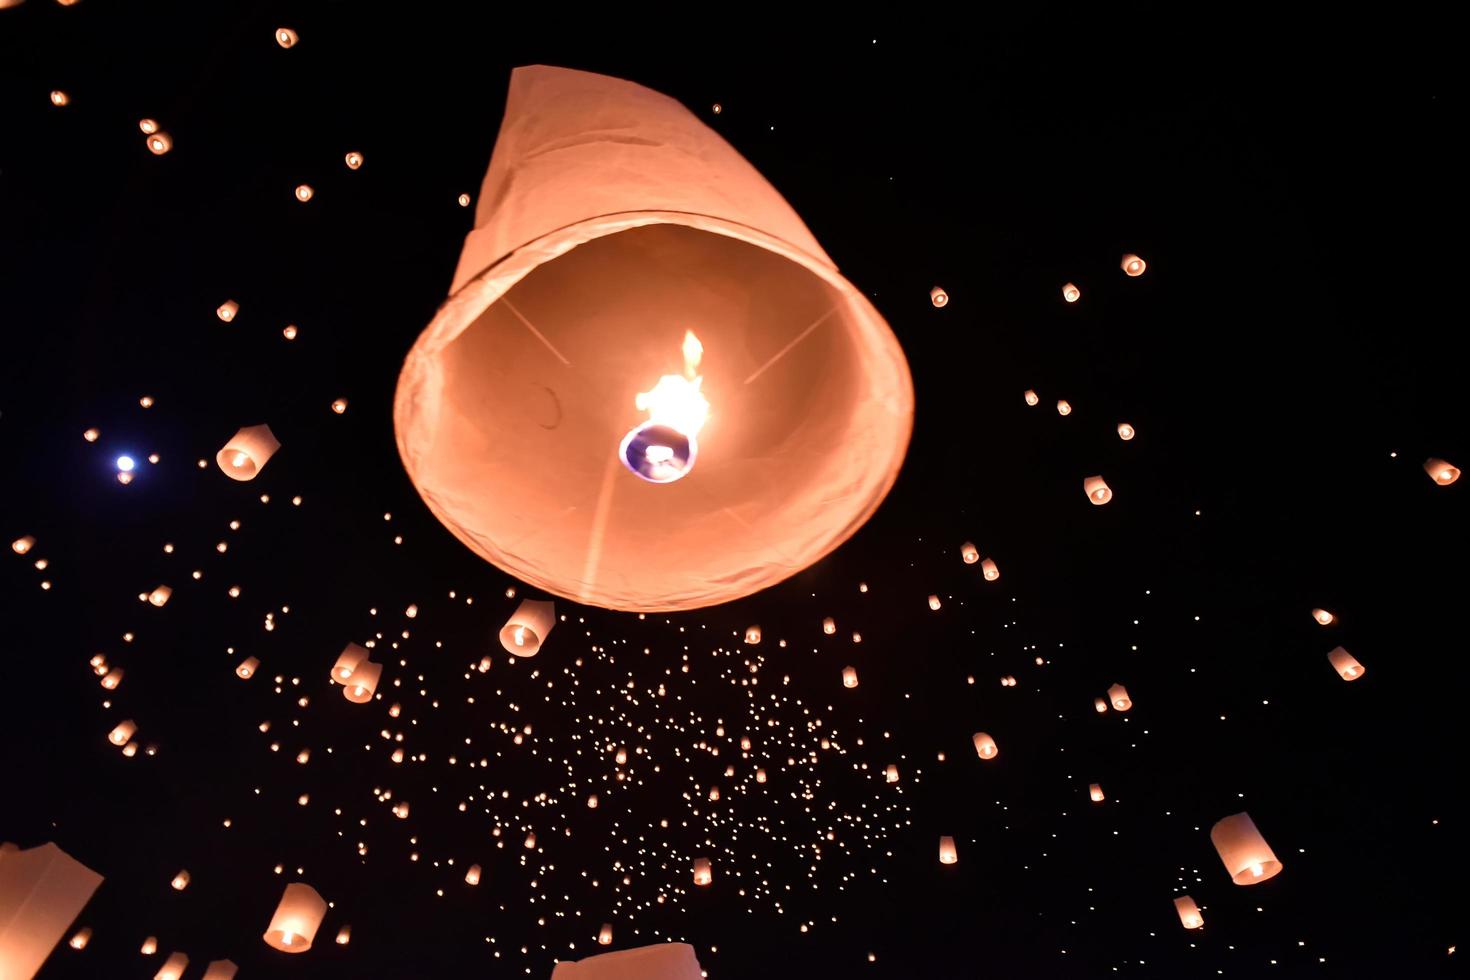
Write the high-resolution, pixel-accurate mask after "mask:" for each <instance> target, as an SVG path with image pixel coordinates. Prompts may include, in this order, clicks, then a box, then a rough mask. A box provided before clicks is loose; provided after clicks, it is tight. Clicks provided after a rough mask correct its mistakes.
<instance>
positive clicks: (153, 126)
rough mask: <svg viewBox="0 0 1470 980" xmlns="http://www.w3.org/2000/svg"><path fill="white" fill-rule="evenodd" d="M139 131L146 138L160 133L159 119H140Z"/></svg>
mask: <svg viewBox="0 0 1470 980" xmlns="http://www.w3.org/2000/svg"><path fill="white" fill-rule="evenodd" d="M138 130H139V132H141V133H142V134H143V135H144V136H152V135H153V134H154V133H156V132H158V120H157V119H139V120H138Z"/></svg>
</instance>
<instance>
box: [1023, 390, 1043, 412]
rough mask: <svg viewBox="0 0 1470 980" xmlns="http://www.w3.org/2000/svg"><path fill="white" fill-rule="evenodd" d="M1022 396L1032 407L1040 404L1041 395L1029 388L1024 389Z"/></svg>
mask: <svg viewBox="0 0 1470 980" xmlns="http://www.w3.org/2000/svg"><path fill="white" fill-rule="evenodd" d="M1023 397H1024V398H1025V399H1026V404H1027V405H1030V406H1031V407H1032V408H1035V407H1036V406H1037V405H1040V404H1041V396H1040V395H1038V394H1037V393H1036V392H1034V391H1032V390H1031V389H1030V388H1027V389H1026V391H1025V392H1024V393H1023Z"/></svg>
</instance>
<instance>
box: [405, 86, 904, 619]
mask: <svg viewBox="0 0 1470 980" xmlns="http://www.w3.org/2000/svg"><path fill="white" fill-rule="evenodd" d="M477 200H478V202H479V204H478V210H477V214H476V228H475V230H474V231H472V232H471V233H470V235H469V236H468V238H467V239H466V241H465V245H464V248H463V251H462V253H461V256H460V261H459V266H458V269H457V270H456V272H455V277H454V282H453V285H452V288H451V296H450V298H449V300H448V301H447V302H446V303H445V304H444V305H443V306H442V307H441V308H440V311H439V313H438V314H437V315H436V317H435V318H434V320H433V321H432V322H431V323H430V324H429V326H428V328H427V329H426V330H425V331H424V333H423V334H422V335H421V336H420V337H419V339H418V341H417V342H416V343H415V344H414V346H413V349H412V350H411V351H410V352H409V354H408V356H407V358H406V360H405V362H404V366H403V370H402V373H401V375H400V377H399V382H398V390H397V394H396V396H395V403H394V425H395V430H396V435H397V442H398V449H399V453H400V455H401V457H402V459H403V463H404V466H405V468H406V469H407V471H408V474H409V477H410V478H411V480H412V481H413V483H414V486H415V487H416V488H417V489H418V491H419V493H420V494H421V495H422V496H423V498H424V501H425V503H426V504H427V505H428V507H429V509H430V510H431V511H432V512H433V513H434V514H435V516H436V517H438V518H439V520H441V521H442V522H443V523H444V525H445V526H446V527H448V528H449V530H450V531H451V532H453V533H454V534H455V536H457V537H458V538H459V539H460V540H461V541H463V542H464V543H465V544H466V545H467V546H468V547H469V548H470V549H471V550H473V551H474V552H476V553H477V554H479V555H480V556H481V557H483V558H485V559H487V560H489V561H491V562H493V563H494V564H496V565H498V566H500V567H501V568H502V569H504V570H505V571H507V572H509V573H510V574H512V575H514V576H516V577H517V578H520V579H522V580H524V581H526V582H529V583H531V584H533V585H535V586H537V587H539V588H542V589H545V590H547V591H548V592H551V593H554V594H556V595H561V596H566V597H568V598H571V599H575V600H577V601H579V602H584V603H589V604H592V605H598V606H604V607H608V608H612V609H620V610H630V611H645V612H655V611H670V610H681V609H694V608H699V607H702V606H708V605H713V604H716V603H722V602H728V601H730V600H732V599H736V598H739V597H741V596H745V595H749V594H751V593H753V592H756V591H758V590H760V589H763V588H766V587H767V586H770V585H774V584H775V583H777V582H780V581H782V580H784V579H786V578H787V577H789V576H790V575H792V574H794V573H795V572H797V571H800V570H801V569H803V568H805V567H807V566H808V565H810V564H812V563H813V562H815V561H817V560H818V559H820V558H821V557H823V556H824V555H826V554H828V553H829V552H830V551H832V550H833V549H834V548H836V547H837V546H838V545H839V544H841V543H842V542H843V541H844V540H846V539H847V538H848V537H849V536H850V535H851V534H852V533H853V532H855V531H856V530H857V529H858V528H859V527H860V526H862V524H863V523H864V522H865V521H866V520H867V518H868V517H869V516H870V515H871V514H872V512H873V511H874V510H875V509H876V508H877V506H878V504H879V503H880V502H881V501H882V499H883V497H884V496H885V495H886V494H887V492H888V490H889V488H890V487H891V486H892V484H893V481H894V479H895V477H896V476H897V473H898V468H899V466H900V464H901V463H902V461H903V456H904V452H905V450H906V448H907V445H908V439H909V433H910V429H911V426H912V416H913V387H912V382H911V380H910V378H909V372H908V365H907V363H906V362H905V360H904V357H903V353H902V351H901V350H900V348H899V346H898V343H897V341H896V339H895V338H894V336H893V333H892V331H891V330H889V328H888V325H887V324H886V323H885V322H884V320H883V318H882V317H881V316H880V315H879V314H878V312H877V311H876V310H875V309H874V308H873V306H872V304H871V303H869V302H868V300H867V299H866V298H865V297H864V295H863V294H862V293H861V292H860V291H859V290H858V289H857V288H855V287H854V286H853V285H852V284H851V283H849V282H848V281H847V280H846V279H845V278H843V277H842V275H841V274H840V273H838V271H837V270H836V269H835V268H834V267H833V265H832V262H831V260H830V259H829V258H828V257H827V255H826V254H825V253H824V252H823V251H822V248H821V246H820V245H818V244H817V242H816V240H815V239H814V238H813V237H812V236H811V233H810V232H809V231H808V230H807V229H806V227H805V225H803V224H802V222H801V219H800V218H799V217H798V216H797V215H796V213H795V212H794V211H793V210H792V209H791V207H790V206H789V205H788V204H787V203H786V202H785V201H784V200H783V199H782V198H781V197H780V195H779V194H777V193H776V191H775V190H774V189H773V188H772V187H771V186H770V185H769V184H767V183H766V181H765V180H764V179H763V178H762V177H761V176H760V174H759V173H757V172H756V170H755V169H754V168H752V167H751V166H750V165H749V164H748V163H747V162H746V161H745V160H744V159H742V158H741V157H740V155H739V154H738V153H736V152H735V150H734V149H733V148H732V147H730V146H729V144H727V143H726V142H725V141H724V140H723V139H721V138H720V137H719V136H718V135H716V134H715V133H714V132H713V131H712V130H710V129H709V128H708V127H706V126H705V125H704V124H703V123H702V122H700V121H699V120H698V119H697V118H696V117H695V116H694V114H692V113H690V112H689V111H688V110H686V109H685V108H684V107H683V106H681V105H679V104H678V103H677V102H675V101H674V100H672V99H669V98H667V97H666V96H663V95H660V94H658V93H656V92H652V91H650V90H648V89H646V88H643V87H641V86H638V85H634V84H632V83H629V82H625V81H621V80H619V79H614V78H608V77H606V76H601V75H594V74H589V73H586V72H579V71H571V70H567V69H559V68H549V67H545V66H536V67H529V68H519V69H517V70H516V71H515V72H514V73H513V74H512V76H511V82H510V92H509V98H508V102H507V107H506V112H505V117H504V120H503V122H502V125H501V129H500V134H499V137H498V139H497V143H496V147H495V152H494V155H493V157H492V159H491V161H490V168H489V171H488V173H487V174H486V177H485V181H484V184H483V186H482V188H481V192H480V194H479V196H478V199H477ZM686 332H692V333H693V334H695V335H697V339H698V341H699V343H700V344H702V348H703V354H702V360H701V361H700V362H699V365H700V366H699V371H700V373H701V377H702V382H701V384H702V388H701V389H700V390H701V392H702V394H703V396H704V397H705V398H706V399H707V400H708V403H709V406H710V407H709V414H708V422H707V424H705V425H704V426H703V427H702V429H700V431H699V433H698V444H699V452H698V462H697V463H695V464H693V465H692V466H691V467H690V468H689V470H688V473H687V475H685V476H684V478H683V479H680V480H677V481H676V482H671V483H650V482H647V481H645V480H640V479H638V478H637V477H635V476H633V475H632V474H630V473H629V472H628V471H627V469H626V468H625V467H624V465H623V464H622V463H621V462H620V460H619V457H618V449H619V445H620V440H622V439H623V437H624V435H625V433H628V432H629V431H630V429H632V428H633V427H635V426H638V425H639V424H640V423H643V422H645V421H647V417H646V415H643V414H642V413H640V412H638V411H637V410H636V408H635V404H634V398H635V396H636V395H637V394H638V393H640V392H645V391H648V390H649V389H651V388H653V387H654V385H655V384H656V383H658V382H659V379H660V378H661V377H662V376H666V375H670V374H674V373H676V372H677V371H678V370H679V369H680V368H681V366H683V365H684V364H685V363H687V362H686V361H683V360H681V356H680V355H681V340H682V339H685V338H686ZM487 487H493V488H494V490H495V492H494V493H487V492H486V488H487ZM650 542H656V546H650Z"/></svg>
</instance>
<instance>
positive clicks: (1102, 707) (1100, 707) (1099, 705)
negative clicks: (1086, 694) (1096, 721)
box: [1092, 698, 1108, 714]
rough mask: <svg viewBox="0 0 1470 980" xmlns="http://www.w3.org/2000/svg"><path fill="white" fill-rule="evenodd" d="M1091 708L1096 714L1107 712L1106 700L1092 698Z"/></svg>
mask: <svg viewBox="0 0 1470 980" xmlns="http://www.w3.org/2000/svg"><path fill="white" fill-rule="evenodd" d="M1092 708H1093V710H1094V711H1096V712H1097V713H1098V714H1102V713H1104V712H1105V711H1107V710H1108V702H1107V699H1106V698H1093V699H1092Z"/></svg>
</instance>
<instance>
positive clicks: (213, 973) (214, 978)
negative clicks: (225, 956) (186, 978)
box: [203, 960, 240, 980]
mask: <svg viewBox="0 0 1470 980" xmlns="http://www.w3.org/2000/svg"><path fill="white" fill-rule="evenodd" d="M239 969H240V968H239V967H238V966H236V965H235V964H234V963H232V962H230V961H229V960H212V961H211V962H210V964H209V966H207V967H205V968H204V977H203V980H234V978H235V974H236V972H238V971H239Z"/></svg>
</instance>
